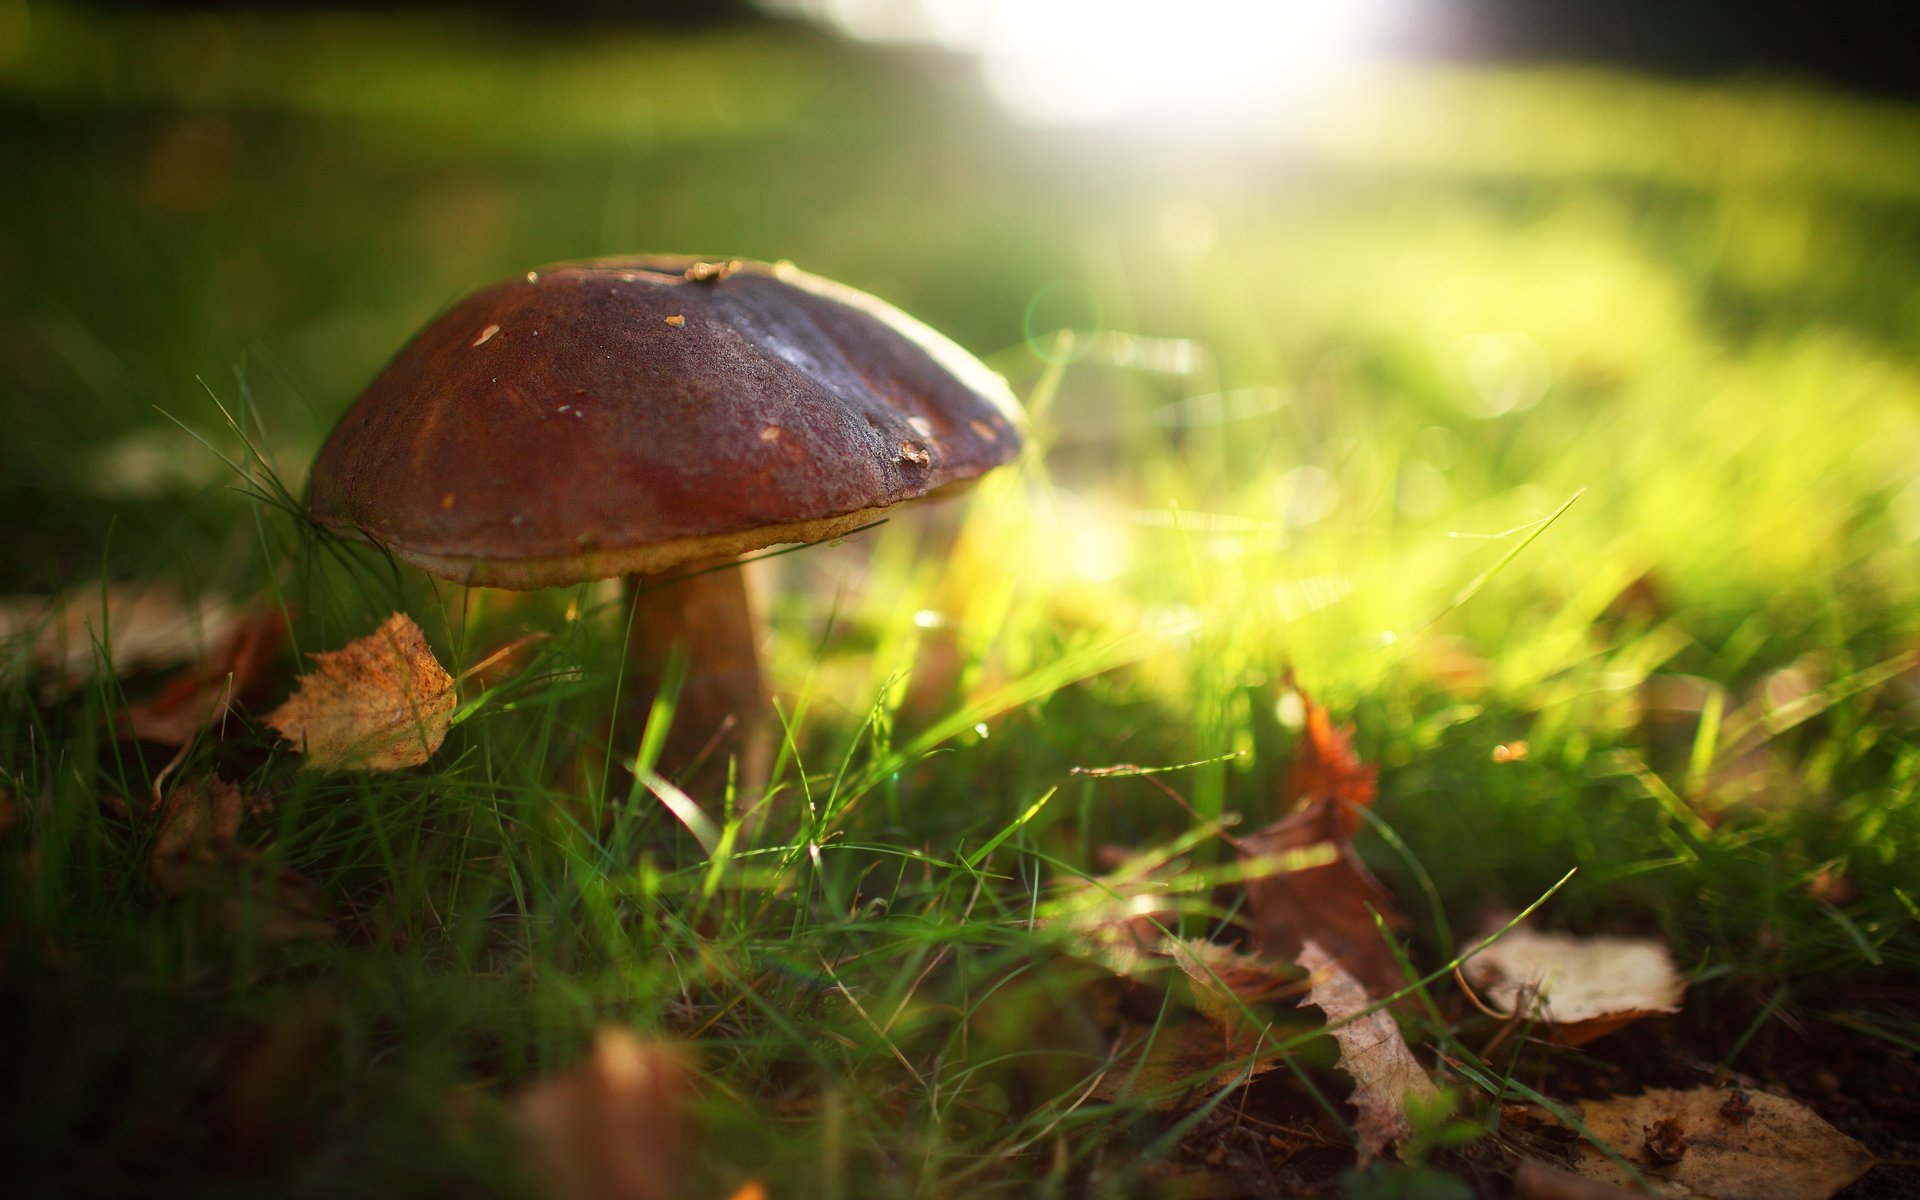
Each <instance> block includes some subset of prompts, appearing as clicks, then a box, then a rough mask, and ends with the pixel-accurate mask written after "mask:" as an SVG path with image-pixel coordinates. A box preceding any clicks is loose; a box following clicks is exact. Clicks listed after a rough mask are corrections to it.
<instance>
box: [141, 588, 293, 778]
mask: <svg viewBox="0 0 1920 1200" xmlns="http://www.w3.org/2000/svg"><path fill="white" fill-rule="evenodd" d="M286 643H287V618H286V614H285V613H284V612H283V611H282V610H280V609H278V608H275V609H268V610H264V611H261V612H256V613H252V614H250V615H248V616H246V617H243V618H241V619H240V620H238V621H237V622H235V623H234V624H233V626H232V627H231V628H230V629H229V630H228V631H227V633H226V637H225V639H224V641H223V642H222V644H221V645H220V647H219V648H218V649H217V650H215V651H214V653H213V654H212V656H210V657H209V658H208V659H207V660H206V662H205V663H203V664H202V665H200V666H198V667H192V668H189V669H187V670H185V671H182V672H180V673H179V674H178V675H175V676H174V677H173V678H172V679H169V680H168V681H167V682H166V685H165V686H164V687H162V688H161V689H160V694H159V695H157V696H154V697H153V698H152V699H150V700H142V701H139V702H138V703H135V704H129V705H128V706H127V711H126V715H125V720H124V724H123V732H124V733H126V734H130V735H131V736H133V737H137V738H140V739H142V740H143V741H149V742H158V743H160V744H161V745H165V746H183V745H185V744H186V743H188V742H190V741H192V740H193V738H194V736H195V735H196V734H198V733H199V732H200V731H201V730H202V729H204V728H206V727H207V726H209V725H217V724H219V722H220V721H221V719H222V718H223V717H225V716H226V714H227V710H228V709H229V708H231V707H232V706H233V705H234V704H235V703H236V702H239V701H242V700H245V699H247V698H248V696H249V694H250V693H253V692H255V691H257V690H258V689H259V685H260V683H261V682H262V679H263V677H264V676H265V674H266V672H267V670H268V668H270V667H271V666H272V665H273V661H274V659H275V657H276V656H278V655H279V653H280V650H281V648H282V647H283V646H285V645H286Z"/></svg>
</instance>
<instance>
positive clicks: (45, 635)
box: [0, 583, 233, 695]
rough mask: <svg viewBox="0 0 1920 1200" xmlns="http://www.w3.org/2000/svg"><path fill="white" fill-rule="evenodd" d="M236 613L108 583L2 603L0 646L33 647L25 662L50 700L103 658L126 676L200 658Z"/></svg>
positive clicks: (170, 593)
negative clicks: (40, 678)
mask: <svg viewBox="0 0 1920 1200" xmlns="http://www.w3.org/2000/svg"><path fill="white" fill-rule="evenodd" d="M232 621H233V612H232V610H231V609H229V608H228V607H227V605H226V604H225V603H224V602H222V601H220V600H216V599H201V600H198V601H195V602H189V601H187V600H186V599H185V598H183V597H182V596H181V594H180V593H179V592H178V591H177V590H175V589H173V588H170V587H165V586H162V585H158V584H155V585H145V586H135V585H133V584H124V583H110V584H107V585H106V586H105V587H97V586H96V587H77V588H74V589H72V590H70V591H67V592H64V593H62V594H61V595H58V596H4V597H0V646H5V645H10V644H12V643H15V642H16V641H20V640H26V641H27V643H28V644H27V647H26V651H27V661H28V662H29V663H31V664H32V665H33V667H34V669H35V670H38V671H40V672H42V673H44V674H45V675H46V676H47V681H46V688H47V690H48V692H49V693H51V694H55V695H58V694H62V693H65V692H69V691H71V690H73V689H74V688H76V687H78V686H80V685H81V684H82V683H84V682H86V681H87V680H88V679H90V678H92V677H93V673H94V671H95V670H96V669H97V668H98V667H99V665H100V658H101V655H102V654H103V653H104V654H106V655H108V657H109V659H110V661H109V663H108V666H109V669H110V670H111V671H112V672H113V673H114V674H115V675H120V676H125V675H129V674H132V673H133V672H136V671H143V670H150V669H152V668H154V667H164V666H168V665H170V664H172V663H178V662H187V661H189V660H191V659H194V658H197V657H200V656H202V655H203V654H204V653H205V651H206V648H207V647H208V646H209V645H212V644H215V643H217V642H218V641H219V640H220V639H221V637H222V636H224V634H225V632H226V629H227V627H228V626H229V625H230V624H231V623H232Z"/></svg>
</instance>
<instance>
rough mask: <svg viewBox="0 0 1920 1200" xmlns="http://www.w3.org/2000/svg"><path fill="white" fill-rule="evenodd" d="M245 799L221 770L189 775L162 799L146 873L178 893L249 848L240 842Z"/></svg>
mask: <svg viewBox="0 0 1920 1200" xmlns="http://www.w3.org/2000/svg"><path fill="white" fill-rule="evenodd" d="M246 814H247V801H246V798H245V797H244V796H242V795H241V793H240V789H239V787H238V786H236V785H235V784H231V783H228V782H227V781H226V780H224V779H222V778H220V777H219V776H217V775H207V776H200V777H198V778H194V779H185V780H182V781H181V782H180V783H179V784H177V785H176V786H175V787H174V788H173V790H172V791H170V792H168V793H167V795H166V798H165V799H164V800H163V801H162V802H161V805H160V809H159V829H158V831H157V832H156V833H155V834H154V838H153V854H152V856H151V857H150V858H149V859H148V860H147V877H148V878H149V879H150V880H152V882H153V887H154V890H155V891H157V892H159V893H160V894H161V895H163V896H180V895H184V894H185V893H186V892H188V891H190V890H192V889H193V888H194V887H196V886H198V885H200V884H202V883H204V882H206V881H207V880H208V879H209V877H210V876H212V875H217V874H218V873H219V872H221V871H222V870H224V869H225V868H226V867H227V866H229V865H231V864H232V863H234V862H235V861H245V860H246V858H247V857H248V856H249V855H250V853H251V852H250V851H248V849H247V848H246V847H244V846H242V845H240V844H239V842H238V840H237V839H238V835H239V833H240V822H241V820H242V819H243V818H244V817H245V816H246Z"/></svg>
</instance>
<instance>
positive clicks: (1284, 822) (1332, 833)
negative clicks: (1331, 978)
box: [1236, 691, 1404, 996]
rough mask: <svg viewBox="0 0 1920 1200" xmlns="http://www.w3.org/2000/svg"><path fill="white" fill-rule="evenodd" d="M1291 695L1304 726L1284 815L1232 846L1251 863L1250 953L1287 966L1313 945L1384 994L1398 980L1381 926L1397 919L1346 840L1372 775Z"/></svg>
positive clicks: (1342, 736)
mask: <svg viewBox="0 0 1920 1200" xmlns="http://www.w3.org/2000/svg"><path fill="white" fill-rule="evenodd" d="M1299 695H1300V699H1301V701H1302V703H1303V704H1304V706H1305V709H1306V721H1305V725H1304V727H1303V730H1302V734H1301V738H1300V745H1299V748H1298V749H1296V750H1295V751H1294V759H1293V766H1292V768H1291V769H1290V770H1289V772H1288V776H1287V791H1286V796H1285V798H1284V799H1285V801H1286V802H1288V803H1290V804H1291V805H1292V808H1293V811H1292V812H1291V813H1290V814H1289V815H1288V816H1285V817H1282V818H1281V819H1280V820H1278V821H1276V822H1274V823H1273V824H1271V825H1269V826H1267V827H1266V828H1265V829H1261V830H1258V831H1256V832H1254V833H1250V834H1247V835H1246V836H1245V837H1243V838H1241V839H1239V841H1238V842H1237V843H1236V845H1237V847H1238V849H1239V851H1240V858H1241V861H1242V863H1244V864H1248V865H1249V866H1250V868H1252V867H1254V866H1255V865H1256V864H1257V869H1252V870H1251V871H1250V874H1249V877H1248V879H1247V909H1248V912H1249V914H1250V915H1251V917H1252V919H1253V949H1254V950H1255V951H1256V952H1258V953H1259V954H1262V955H1264V956H1266V957H1268V958H1272V959H1275V960H1277V961H1280V962H1285V963H1291V962H1295V961H1297V960H1298V958H1299V955H1300V952H1301V949H1302V947H1303V946H1304V945H1305V943H1306V941H1307V940H1308V939H1312V940H1313V941H1315V942H1316V943H1318V944H1319V946H1320V947H1321V949H1323V950H1325V951H1326V952H1327V953H1329V954H1331V955H1332V956H1333V957H1334V958H1336V959H1338V960H1339V961H1340V964H1341V965H1342V966H1343V967H1345V968H1346V969H1347V970H1348V971H1350V972H1352V973H1353V975H1354V977H1355V978H1357V979H1358V980H1359V981H1360V982H1361V983H1362V984H1363V985H1364V986H1365V987H1366V988H1368V989H1369V990H1370V991H1372V992H1373V993H1375V994H1376V995H1382V996H1384V995H1387V994H1388V993H1391V992H1393V991H1396V990H1398V989H1399V987H1400V986H1401V984H1402V983H1403V982H1404V979H1403V977H1402V975H1401V973H1400V964H1399V961H1398V960H1397V959H1396V958H1395V956H1394V953H1393V948H1392V947H1391V946H1389V945H1388V944H1387V941H1386V938H1385V937H1384V936H1382V933H1381V928H1380V925H1381V923H1384V924H1385V925H1386V926H1387V927H1388V928H1392V927H1394V926H1397V925H1399V924H1400V923H1401V920H1400V916H1399V914H1398V912H1397V911H1396V910H1395V908H1394V905H1393V898H1392V896H1390V895H1389V894H1388V893H1387V890H1386V888H1384V887H1382V886H1381V884H1380V882H1379V881H1378V880H1377V879H1375V878H1374V877H1373V874H1372V873H1371V872H1370V871H1368V870H1367V868H1366V866H1365V864H1363V863H1362V862H1361V861H1360V857H1359V855H1358V854H1356V853H1355V852H1354V849H1353V842H1352V837H1353V834H1354V832H1355V831H1356V830H1358V829H1359V827H1360V824H1361V822H1362V819H1363V818H1362V817H1361V815H1360V810H1361V809H1363V808H1366V807H1368V806H1370V805H1371V804H1372V803H1373V799H1374V794H1375V783H1374V768H1373V767H1371V766H1369V765H1367V764H1365V763H1362V762H1361V761H1360V760H1359V758H1358V757H1357V756H1356V755H1355V754H1354V752H1353V743H1352V740H1351V734H1352V730H1351V728H1338V727H1336V726H1335V725H1334V724H1333V721H1332V718H1331V717H1329V716H1328V714H1327V710H1326V709H1325V708H1323V707H1322V706H1321V705H1320V704H1318V703H1316V702H1315V701H1314V700H1313V699H1312V697H1310V696H1308V695H1307V694H1306V693H1305V692H1304V691H1301V692H1300V693H1299ZM1376 914H1377V915H1378V918H1379V919H1378V921H1376V919H1375V917H1376Z"/></svg>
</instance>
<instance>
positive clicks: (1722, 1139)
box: [1573, 1087, 1874, 1200]
mask: <svg viewBox="0 0 1920 1200" xmlns="http://www.w3.org/2000/svg"><path fill="white" fill-rule="evenodd" d="M1729 1095H1730V1093H1729V1092H1728V1091H1727V1090H1726V1089H1723V1088H1717V1087H1703V1088H1696V1089H1694V1090H1693V1091H1688V1092H1681V1091H1672V1090H1668V1089H1663V1088H1656V1089H1654V1090H1651V1091H1648V1092H1646V1093H1644V1094H1642V1095H1639V1096H1619V1097H1615V1098H1613V1099H1610V1100H1595V1101H1589V1102H1587V1103H1584V1104H1581V1105H1580V1106H1579V1107H1578V1112H1579V1116H1580V1120H1581V1121H1582V1122H1583V1123H1584V1124H1585V1125H1586V1127H1587V1128H1588V1129H1589V1130H1591V1131H1592V1132H1593V1134H1594V1135H1595V1136H1596V1137H1598V1138H1600V1139H1601V1140H1602V1141H1604V1142H1606V1143H1607V1144H1609V1145H1610V1146H1612V1147H1613V1149H1614V1152H1615V1153H1616V1154H1618V1155H1619V1156H1620V1157H1621V1158H1624V1159H1625V1160H1626V1161H1628V1162H1630V1163H1632V1164H1633V1165H1634V1166H1635V1167H1637V1168H1638V1169H1639V1170H1640V1172H1641V1173H1642V1174H1643V1175H1645V1176H1646V1177H1647V1178H1648V1179H1649V1180H1651V1181H1652V1182H1653V1184H1654V1186H1655V1188H1656V1189H1658V1191H1659V1192H1660V1194H1662V1195H1667V1196H1692V1197H1699V1198H1700V1200H1826V1198H1827V1197H1829V1196H1831V1195H1833V1194H1834V1193H1835V1192H1837V1191H1839V1190H1840V1189H1841V1188H1844V1187H1846V1186H1847V1185H1848V1184H1850V1183H1852V1182H1853V1181H1854V1180H1856V1179H1858V1178H1860V1176H1861V1175H1863V1174H1865V1173H1866V1172H1867V1170H1868V1169H1869V1168H1870V1167H1872V1166H1873V1165H1874V1157H1873V1155H1872V1154H1870V1153H1868V1152H1867V1148H1866V1147H1865V1146H1862V1145H1861V1144H1860V1143H1859V1142H1856V1141H1854V1140H1853V1139H1852V1138H1850V1137H1848V1136H1847V1135H1846V1134H1844V1133H1841V1132H1840V1131H1839V1130H1838V1129H1835V1128H1834V1127H1833V1126H1831V1125H1829V1124H1827V1123H1826V1122H1825V1121H1823V1120H1821V1119H1820V1118H1819V1117H1818V1116H1816V1115H1815V1114H1814V1113H1813V1112H1811V1111H1810V1110H1808V1109H1807V1108H1805V1107H1804V1106H1802V1105H1800V1104H1797V1103H1795V1102H1794V1101H1792V1100H1788V1099H1786V1098H1785V1097H1782V1096H1774V1095H1769V1094H1766V1093H1764V1092H1750V1093H1748V1094H1747V1096H1746V1101H1745V1106H1750V1107H1751V1112H1743V1111H1742V1110H1741V1109H1736V1110H1734V1111H1733V1112H1732V1113H1731V1114H1730V1113H1729V1112H1728V1111H1727V1110H1728V1107H1729V1106H1728V1103H1727V1101H1728V1097H1729ZM1745 1106H1742V1107H1743V1108H1744V1107H1745ZM1675 1130H1678V1131H1683V1136H1684V1138H1685V1146H1684V1149H1683V1150H1682V1149H1681V1148H1680V1147H1679V1146H1677V1145H1676V1144H1674V1142H1673V1141H1672V1138H1671V1137H1670V1136H1669V1135H1670V1134H1671V1133H1672V1132H1673V1131H1675ZM1656 1138H1657V1139H1658V1140H1659V1143H1660V1144H1659V1146H1658V1147H1656V1146H1654V1145H1650V1141H1652V1140H1654V1139H1656ZM1676 1151H1679V1152H1678V1153H1676ZM1573 1167H1574V1170H1576V1171H1578V1172H1579V1173H1580V1174H1581V1175H1583V1176H1585V1177H1586V1178H1589V1179H1594V1180H1600V1181H1603V1182H1606V1183H1611V1184H1615V1185H1618V1186H1622V1187H1624V1186H1627V1185H1629V1184H1630V1183H1631V1182H1632V1181H1631V1179H1630V1177H1629V1176H1628V1174H1627V1173H1626V1172H1625V1171H1623V1170H1621V1168H1620V1167H1619V1166H1618V1165H1617V1164H1615V1163H1614V1162H1613V1161H1612V1160H1610V1159H1609V1158H1607V1156H1606V1155H1604V1154H1602V1153H1601V1152H1600V1151H1599V1150H1597V1149H1595V1148H1594V1147H1593V1146H1591V1145H1587V1144H1582V1146H1581V1148H1580V1158H1579V1160H1578V1161H1576V1162H1575V1163H1574V1164H1573Z"/></svg>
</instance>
